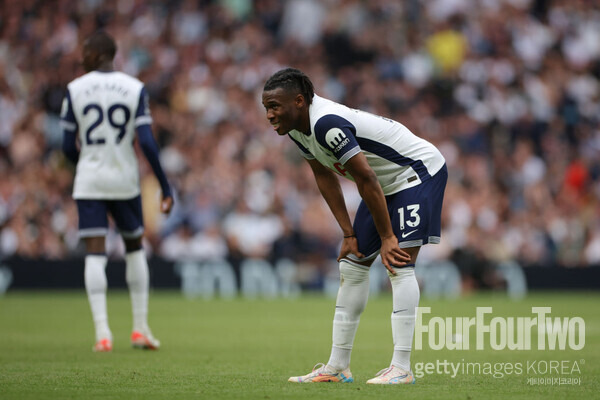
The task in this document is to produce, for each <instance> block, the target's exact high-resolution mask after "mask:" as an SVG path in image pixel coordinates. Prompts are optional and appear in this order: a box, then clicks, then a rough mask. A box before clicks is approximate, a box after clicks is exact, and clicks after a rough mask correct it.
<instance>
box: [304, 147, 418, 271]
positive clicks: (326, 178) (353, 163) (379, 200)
mask: <svg viewBox="0 0 600 400" xmlns="http://www.w3.org/2000/svg"><path fill="white" fill-rule="evenodd" d="M308 163H309V164H310V166H311V168H312V171H313V174H314V175H315V179H316V181H317V186H318V187H319V190H320V191H321V194H322V195H323V198H324V199H325V201H326V202H327V205H328V206H329V208H330V209H331V212H332V213H333V215H334V217H335V219H336V220H337V221H338V224H339V225H340V227H341V228H342V231H343V232H344V236H347V235H351V234H352V233H353V230H352V223H351V222H350V217H349V215H348V211H347V209H346V203H345V201H344V197H343V193H342V189H341V187H340V184H339V181H338V177H337V176H336V174H335V173H334V172H333V171H331V170H329V169H328V168H326V167H325V166H323V165H322V164H321V163H319V162H318V161H317V160H309V161H308ZM344 168H346V170H347V171H348V172H349V173H350V174H351V175H352V177H353V178H354V180H355V181H356V186H357V188H358V191H359V193H360V195H361V197H362V199H363V200H364V202H365V203H366V205H367V207H368V208H369V211H370V212H371V215H372V216H373V220H374V222H375V227H376V228H377V232H378V233H379V236H380V237H381V253H380V254H381V261H382V263H383V265H384V266H385V267H386V268H387V270H388V271H390V273H391V274H394V275H395V271H394V269H393V266H401V265H405V264H406V263H407V262H408V261H410V259H411V257H410V256H409V255H408V254H407V253H406V252H405V251H403V250H401V249H400V247H398V239H397V238H396V235H394V232H393V230H392V224H391V221H390V217H389V215H388V211H387V205H386V202H385V197H384V195H383V190H382V189H381V186H380V185H379V182H378V181H377V177H376V176H375V173H374V172H373V170H372V169H371V167H370V166H369V164H368V163H367V159H366V157H365V156H364V154H362V153H358V154H357V155H355V156H353V157H352V158H351V159H350V160H348V162H346V164H345V165H344ZM350 253H352V254H354V255H356V256H357V257H359V258H362V257H364V256H363V255H362V254H361V253H360V252H359V251H358V243H357V240H356V237H350V238H344V241H343V243H342V248H341V250H340V255H339V257H338V261H340V260H341V259H342V258H343V257H345V256H346V255H348V254H350Z"/></svg>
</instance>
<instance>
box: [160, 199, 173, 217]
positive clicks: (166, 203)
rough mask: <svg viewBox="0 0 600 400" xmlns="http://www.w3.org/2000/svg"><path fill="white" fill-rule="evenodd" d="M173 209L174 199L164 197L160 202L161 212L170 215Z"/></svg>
mask: <svg viewBox="0 0 600 400" xmlns="http://www.w3.org/2000/svg"><path fill="white" fill-rule="evenodd" d="M172 208H173V197H171V196H168V197H164V198H163V199H162V201H161V202H160V212H162V213H163V214H169V213H170V212H171V209H172Z"/></svg>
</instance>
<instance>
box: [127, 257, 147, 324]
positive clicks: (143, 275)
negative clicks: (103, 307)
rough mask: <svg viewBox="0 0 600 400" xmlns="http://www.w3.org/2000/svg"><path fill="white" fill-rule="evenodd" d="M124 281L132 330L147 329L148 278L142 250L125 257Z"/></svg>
mask: <svg viewBox="0 0 600 400" xmlns="http://www.w3.org/2000/svg"><path fill="white" fill-rule="evenodd" d="M125 279H126V281H127V286H128V287H129V296H130V297H131V310H132V313H133V330H136V331H142V332H144V331H146V330H147V329H148V292H149V286H150V278H149V273H148V261H147V260H146V254H145V252H144V250H143V249H140V250H136V251H132V252H131V253H127V254H126V255H125Z"/></svg>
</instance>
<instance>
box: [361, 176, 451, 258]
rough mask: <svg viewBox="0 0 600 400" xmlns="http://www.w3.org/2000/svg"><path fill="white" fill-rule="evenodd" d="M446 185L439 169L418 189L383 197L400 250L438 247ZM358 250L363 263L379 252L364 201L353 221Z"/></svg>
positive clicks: (377, 235) (369, 213)
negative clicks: (433, 245)
mask: <svg viewBox="0 0 600 400" xmlns="http://www.w3.org/2000/svg"><path fill="white" fill-rule="evenodd" d="M447 181H448V169H447V167H446V165H444V166H443V167H442V169H440V170H439V171H438V172H437V173H436V174H435V175H434V176H433V177H431V179H427V180H426V181H424V182H423V183H421V184H420V185H418V186H415V187H412V188H409V189H406V190H402V191H400V192H398V193H394V194H392V195H389V196H386V197H385V200H386V202H387V208H388V213H389V216H390V219H391V222H392V229H393V230H394V234H395V235H396V237H397V238H398V244H399V246H400V247H401V248H409V247H418V246H422V245H424V244H428V243H440V238H441V221H442V203H443V201H444V191H445V189H446V182H447ZM353 225H354V232H355V233H356V239H357V241H358V250H359V251H360V252H361V253H362V254H364V255H365V258H364V259H361V260H365V259H370V258H375V257H377V255H379V251H380V249H381V240H380V238H379V233H378V232H377V229H376V228H375V223H374V222H373V217H372V216H371V212H370V211H369V209H368V207H367V205H366V204H365V202H364V201H361V202H360V205H359V207H358V210H357V212H356V217H355V219H354V224H353Z"/></svg>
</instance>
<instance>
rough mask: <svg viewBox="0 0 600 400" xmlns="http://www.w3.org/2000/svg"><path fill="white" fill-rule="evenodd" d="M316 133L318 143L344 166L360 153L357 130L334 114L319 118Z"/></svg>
mask: <svg viewBox="0 0 600 400" xmlns="http://www.w3.org/2000/svg"><path fill="white" fill-rule="evenodd" d="M314 131H315V138H316V139H317V142H319V144H320V145H321V146H322V147H324V148H325V149H327V150H328V151H330V152H331V153H332V154H333V156H334V157H335V158H337V159H338V160H339V161H340V162H341V163H342V164H345V163H346V162H347V161H348V160H349V159H350V158H352V157H353V156H355V155H356V154H358V153H360V146H359V145H358V142H357V141H356V128H355V127H354V125H352V123H351V122H350V121H348V120H347V119H344V118H342V117H340V116H338V115H333V114H328V115H325V116H323V117H321V118H319V120H318V121H317V123H316V124H315V128H314Z"/></svg>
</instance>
